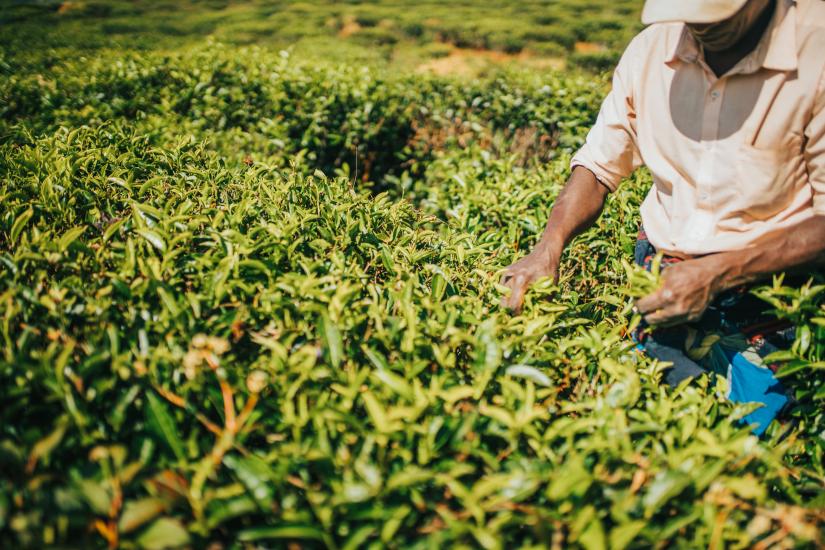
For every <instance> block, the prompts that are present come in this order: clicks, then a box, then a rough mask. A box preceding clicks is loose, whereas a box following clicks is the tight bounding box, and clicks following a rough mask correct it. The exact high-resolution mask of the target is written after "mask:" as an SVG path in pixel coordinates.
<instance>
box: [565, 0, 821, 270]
mask: <svg viewBox="0 0 825 550" xmlns="http://www.w3.org/2000/svg"><path fill="white" fill-rule="evenodd" d="M824 72H825V1H823V0H798V1H796V2H794V1H793V0H778V1H777V8H776V12H775V14H774V17H773V20H772V22H771V23H770V26H769V27H768V29H767V30H766V32H765V34H764V36H763V38H762V39H761V41H760V43H759V44H758V46H757V47H756V49H755V50H754V51H753V52H751V54H749V55H748V56H747V57H745V58H744V59H742V61H741V62H739V63H738V64H737V65H736V66H735V67H734V68H732V69H731V70H730V71H729V72H728V73H726V74H725V75H723V76H722V77H721V78H717V77H716V76H715V75H714V73H713V71H711V70H710V68H709V67H708V66H707V64H706V63H705V61H704V58H703V54H702V51H701V48H700V46H699V45H698V44H697V42H696V41H695V40H694V39H693V36H692V35H691V34H690V33H689V32H688V31H687V29H686V28H685V26H684V24H682V23H666V24H655V25H652V26H650V27H648V28H647V29H645V30H644V31H643V32H642V33H640V34H639V35H638V36H637V37H636V38H634V39H633V41H632V42H631V43H630V45H629V46H628V48H627V50H626V51H625V53H624V55H623V56H622V59H621V61H620V62H619V65H618V67H617V68H616V72H615V74H614V77H613V89H612V91H611V92H610V94H609V95H608V96H607V98H606V99H605V101H604V103H603V104H602V108H601V111H600V113H599V117H598V120H597V122H596V124H595V126H594V127H593V128H592V129H591V130H590V133H589V134H588V136H587V141H586V144H585V145H584V146H583V147H582V148H581V149H580V150H579V151H578V153H577V154H576V155H575V156H574V158H573V160H572V162H571V166H573V167H575V166H579V165H580V166H584V167H586V168H588V169H589V170H591V171H592V172H593V173H594V174H595V175H596V177H597V178H598V179H599V181H601V182H602V183H603V184H604V185H606V186H607V187H608V188H610V189H611V190H615V189H616V187H617V186H618V184H619V182H620V180H621V179H622V178H625V177H627V176H628V175H630V174H631V172H633V170H635V169H636V168H638V167H639V166H640V165H642V164H645V165H646V166H647V167H648V168H649V169H650V171H651V173H652V174H653V181H654V184H653V187H652V188H651V190H650V192H649V193H648V195H647V198H646V199H645V201H644V203H643V204H642V207H641V216H642V223H643V225H644V227H645V230H646V232H647V236H648V238H649V239H650V242H651V244H653V246H654V247H656V248H657V249H658V250H661V251H663V252H666V253H669V254H674V255H679V256H691V255H699V254H707V253H711V252H720V251H726V250H737V249H742V248H746V247H748V246H751V245H754V244H757V243H758V242H759V241H760V239H762V238H764V237H765V236H766V235H767V234H768V233H771V232H774V231H777V230H781V229H785V228H790V227H793V226H794V225H796V224H798V223H800V222H802V221H804V220H806V219H808V218H811V217H813V216H814V215H825V109H823V107H825V75H824V74H823V73H824Z"/></svg>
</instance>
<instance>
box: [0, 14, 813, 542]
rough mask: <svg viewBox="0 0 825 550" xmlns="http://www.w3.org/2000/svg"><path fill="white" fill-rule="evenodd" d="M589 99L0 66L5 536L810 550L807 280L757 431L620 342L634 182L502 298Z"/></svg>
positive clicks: (43, 59)
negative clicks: (766, 425)
mask: <svg viewBox="0 0 825 550" xmlns="http://www.w3.org/2000/svg"><path fill="white" fill-rule="evenodd" d="M85 5H86V9H91V8H90V6H92V5H93V4H92V3H87V4H85ZM124 5H125V4H124ZM130 5H131V4H130ZM328 6H332V4H328ZM353 6H354V8H353V9H356V10H357V9H360V8H363V6H364V5H362V4H353ZM21 9H22V8H21ZM114 9H115V10H117V9H121V8H114ZM136 9H137V8H136ZM293 9H297V8H295V7H293ZM111 13H115V12H111ZM359 13H365V14H368V13H371V12H370V11H369V10H367V9H363V11H362V12H360V11H359ZM136 24H138V23H136ZM605 85H606V81H605V79H603V78H601V77H598V78H596V77H592V76H590V77H586V76H577V75H575V74H557V73H546V72H544V73H539V72H531V73H525V72H506V73H498V74H495V75H490V76H488V77H486V78H484V79H482V80H477V81H461V80H455V79H446V78H436V77H422V76H411V75H408V74H406V73H388V72H387V71H385V70H382V69H380V68H370V67H357V68H353V67H351V66H344V67H337V68H333V67H330V66H328V65H321V66H318V65H317V64H314V63H305V62H304V61H303V60H296V59H294V57H293V58H290V56H289V55H286V54H283V55H282V54H279V53H272V52H270V51H268V50H267V49H258V48H240V49H239V48H236V47H225V46H219V45H214V44H213V45H210V46H208V47H205V48H200V49H196V50H194V51H185V52H183V53H180V52H171V53H170V52H162V53H142V54H140V55H138V54H136V53H135V52H131V53H129V52H126V53H123V52H118V51H112V50H100V51H97V52H87V53H85V54H84V55H82V56H70V55H67V53H65V51H64V50H36V51H31V52H28V51H20V50H18V49H13V48H7V49H6V50H5V51H4V52H3V53H2V57H0V349H2V353H1V354H0V400H2V403H3V407H2V409H0V426H2V428H0V472H2V473H0V544H2V546H3V547H14V546H33V547H41V546H44V545H52V544H53V545H62V546H66V545H69V546H81V547H106V546H107V545H108V546H110V547H114V546H118V545H119V546H122V547H124V548H136V547H142V548H163V547H176V546H186V545H190V546H192V547H196V548H200V547H207V545H209V544H210V543H216V544H220V545H222V546H225V547H235V548H243V547H250V548H254V547H280V546H285V545H286V544H287V543H298V544H300V545H301V546H303V547H331V548H361V547H369V546H372V547H376V548H378V547H387V546H388V547H399V548H401V547H404V548H406V547H421V548H430V547H435V546H449V547H453V546H458V547H461V546H465V547H479V546H480V547H485V548H510V547H529V546H552V547H556V548H562V547H568V546H570V547H576V546H581V547H585V548H625V547H650V546H654V547H665V546H675V547H680V548H695V547H702V546H713V547H715V548H719V547H722V546H730V547H734V548H744V547H750V546H754V545H762V546H763V547H768V546H770V545H772V544H774V545H778V546H779V547H783V546H787V547H793V546H803V547H804V546H816V545H818V544H821V543H822V524H823V519H825V512H824V511H823V510H825V502H823V496H822V495H823V486H824V485H825V466H823V449H825V440H823V433H825V415H823V412H822V398H823V397H825V396H824V395H823V389H822V388H823V385H822V377H821V375H820V374H819V373H821V369H822V365H823V361H825V306H823V304H825V302H823V298H825V289H823V288H822V287H817V286H810V287H805V288H802V289H792V288H785V287H782V286H781V282H777V284H776V285H774V286H773V287H765V288H763V289H761V290H760V291H759V292H760V295H762V296H763V297H764V298H765V299H766V300H768V301H769V302H771V303H773V305H774V306H775V307H776V308H777V311H778V313H779V314H780V315H782V316H786V317H788V318H790V319H792V320H793V321H794V322H795V323H796V324H797V326H798V339H797V343H796V344H795V345H794V347H793V349H791V350H788V351H787V352H786V353H784V354H783V355H782V357H779V358H778V359H780V360H782V361H783V362H785V363H786V365H785V367H783V371H782V374H783V375H784V376H786V377H787V380H788V383H789V384H790V385H791V386H792V387H793V388H794V389H795V394H796V397H797V398H798V399H799V405H798V406H797V407H796V408H795V410H794V412H793V414H792V419H791V421H787V422H785V423H784V424H780V423H778V422H777V423H775V424H774V425H773V426H772V427H771V429H770V430H769V432H768V434H767V436H766V437H765V438H764V439H763V440H759V439H757V438H755V437H754V436H752V435H750V433H749V431H748V430H747V429H746V428H745V427H743V426H742V425H740V423H739V422H738V419H739V418H741V417H742V416H743V415H744V414H747V412H748V411H749V410H751V406H750V405H740V406H734V405H732V404H730V403H729V402H727V401H726V400H725V399H724V397H723V395H724V390H725V388H724V385H725V382H724V380H710V379H702V380H699V381H697V382H695V383H692V384H685V385H682V386H680V387H679V388H677V389H675V390H670V389H668V388H666V387H663V386H662V383H661V378H662V370H663V368H664V366H663V365H660V364H656V363H654V362H651V361H650V360H648V359H647V358H645V357H644V356H643V355H641V354H639V353H638V352H637V351H636V350H635V348H634V346H633V343H632V342H631V341H630V339H629V338H628V337H627V333H628V330H629V327H630V326H632V324H633V323H635V322H638V319H634V318H632V317H630V316H629V312H628V308H627V305H628V304H629V301H630V296H631V295H634V294H637V293H638V292H639V288H638V286H639V285H642V284H643V283H647V282H648V281H647V279H645V278H644V277H643V276H642V275H641V274H639V273H636V272H633V271H631V272H630V273H629V277H628V273H627V272H626V270H625V267H624V265H623V261H626V260H628V259H629V258H630V255H631V252H632V247H633V242H634V239H635V234H636V229H637V224H638V215H637V209H638V204H639V202H640V199H641V197H642V196H643V195H644V193H645V192H646V191H647V188H648V187H649V185H650V181H649V177H648V176H647V175H646V174H645V173H644V172H640V173H638V174H636V175H634V176H633V177H632V178H631V179H629V180H628V181H626V182H625V183H624V185H623V186H622V187H621V189H620V190H619V191H618V192H617V193H616V194H615V195H614V196H612V197H611V198H610V200H609V203H608V207H607V210H606V212H605V214H604V215H603V216H602V218H601V219H600V220H599V222H598V224H597V226H596V227H594V228H593V229H592V230H590V231H588V232H587V233H585V234H584V235H582V236H581V237H580V238H579V239H577V240H576V241H575V242H574V244H573V245H572V246H571V247H570V250H569V252H568V254H567V256H566V257H565V261H564V265H563V267H562V272H563V276H562V279H561V281H560V282H559V284H558V286H556V285H553V284H551V283H550V282H543V283H540V284H539V285H537V288H535V289H534V290H533V291H531V293H530V294H529V295H528V297H527V304H526V307H525V309H524V311H523V312H522V313H521V314H520V315H518V316H512V315H511V314H509V313H508V312H506V311H504V310H502V309H501V308H500V306H499V301H500V297H501V293H502V288H501V287H500V286H499V285H498V284H497V281H498V279H499V276H500V274H501V270H502V268H504V267H506V266H507V265H508V264H509V263H510V262H511V261H513V260H514V259H515V258H517V257H519V256H520V255H522V254H523V253H525V252H526V251H527V250H528V249H529V247H530V246H531V244H532V243H533V242H534V241H535V239H536V237H537V235H538V233H539V232H540V230H541V228H542V226H543V224H544V222H545V220H546V218H547V215H548V212H549V210H550V207H551V206H552V202H553V199H554V197H555V196H556V194H557V193H558V191H559V190H560V188H561V186H562V184H563V183H564V180H565V178H566V175H567V163H568V162H569V156H570V153H571V152H572V151H573V150H574V149H575V148H576V147H577V146H578V145H580V144H581V142H582V139H583V137H584V135H585V133H586V131H587V129H588V128H589V126H590V124H592V122H593V120H594V117H595V115H596V112H597V110H598V105H599V101H600V98H601V97H602V95H603V94H604V91H605Z"/></svg>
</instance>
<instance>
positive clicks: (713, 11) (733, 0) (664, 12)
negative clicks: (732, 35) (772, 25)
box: [642, 0, 748, 25]
mask: <svg viewBox="0 0 825 550" xmlns="http://www.w3.org/2000/svg"><path fill="white" fill-rule="evenodd" d="M747 3H748V0H727V1H726V0H709V1H708V0H705V1H701V0H690V1H688V0H647V2H645V7H644V9H643V10H642V23H644V24H645V25H651V24H653V23H669V22H681V23H718V22H719V21H724V20H725V19H728V18H729V17H732V16H733V15H734V14H736V12H738V11H739V10H741V9H742V7H743V6H744V5H745V4H747Z"/></svg>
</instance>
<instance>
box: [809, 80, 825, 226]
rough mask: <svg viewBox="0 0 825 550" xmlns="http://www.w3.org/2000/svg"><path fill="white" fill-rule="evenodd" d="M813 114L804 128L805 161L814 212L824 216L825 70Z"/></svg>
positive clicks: (817, 92) (820, 81)
mask: <svg viewBox="0 0 825 550" xmlns="http://www.w3.org/2000/svg"><path fill="white" fill-rule="evenodd" d="M816 94H817V95H816V99H815V101H814V108H813V115H812V116H811V120H810V122H809V123H808V127H807V128H806V129H805V138H806V141H807V143H806V145H805V162H806V163H807V165H808V181H810V182H811V187H812V188H813V194H814V213H815V214H817V215H818V216H825V72H823V74H822V75H821V77H820V79H819V87H818V89H817V91H816Z"/></svg>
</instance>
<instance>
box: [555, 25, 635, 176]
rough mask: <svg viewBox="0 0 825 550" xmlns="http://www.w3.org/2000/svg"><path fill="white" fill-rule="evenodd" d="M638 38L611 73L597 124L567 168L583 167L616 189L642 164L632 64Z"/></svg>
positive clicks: (632, 42)
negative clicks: (611, 77) (611, 81)
mask: <svg viewBox="0 0 825 550" xmlns="http://www.w3.org/2000/svg"><path fill="white" fill-rule="evenodd" d="M639 42H640V37H636V38H635V39H634V40H633V41H631V43H630V45H629V46H628V47H627V49H626V50H625V52H624V54H623V55H622V58H621V60H620V61H619V64H618V66H617V67H616V70H615V72H614V73H613V88H612V90H611V91H610V93H609V94H608V95H607V97H606V98H605V100H604V102H603V103H602V106H601V109H600V110H599V116H598V118H597V119H596V124H595V125H594V126H593V127H592V128H591V129H590V132H589V133H588V134H587V140H586V141H585V144H584V146H582V148H581V149H579V151H578V152H577V153H576V154H575V155H574V156H573V160H572V161H571V162H570V168H571V169H573V168H575V167H576V166H583V167H585V168H587V169H588V170H590V171H591V172H593V174H595V175H596V179H598V180H599V181H600V182H601V183H602V184H603V185H605V186H606V187H607V188H608V189H610V191H615V190H616V188H617V187H618V186H619V182H620V181H621V180H622V179H623V178H626V177H627V176H629V175H630V174H631V173H632V172H633V171H634V170H635V169H636V168H638V167H639V166H640V165H641V164H642V160H641V157H640V155H639V150H638V147H637V142H636V108H635V103H634V82H635V78H634V75H633V73H634V71H633V66H634V65H636V64H637V63H638V62H639V59H638V56H640V55H643V53H642V52H640V51H639V48H640V44H639Z"/></svg>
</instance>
